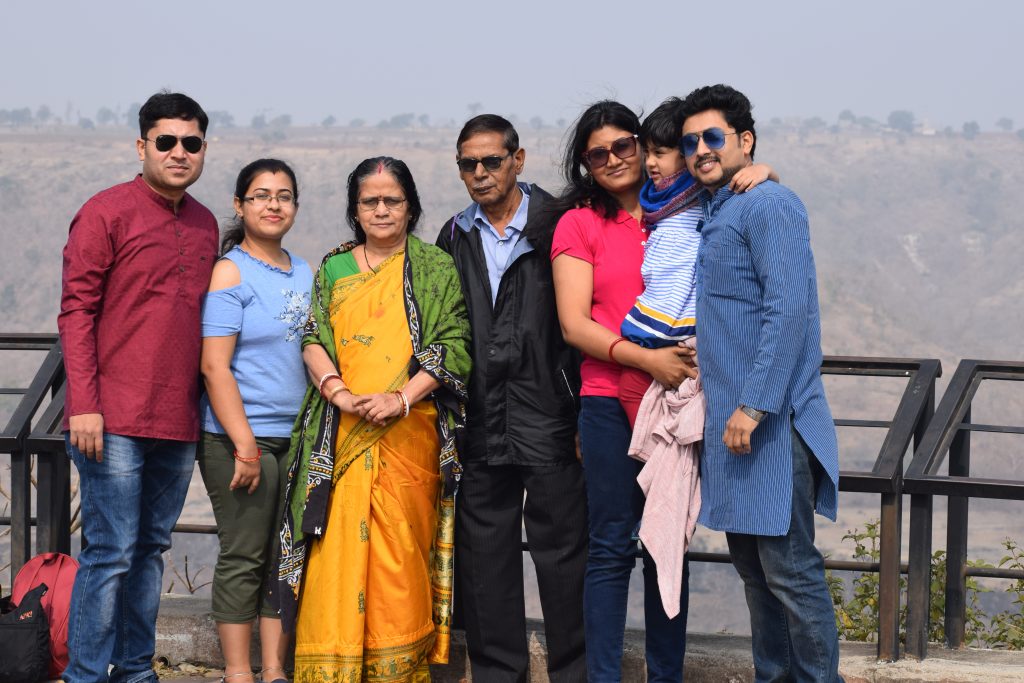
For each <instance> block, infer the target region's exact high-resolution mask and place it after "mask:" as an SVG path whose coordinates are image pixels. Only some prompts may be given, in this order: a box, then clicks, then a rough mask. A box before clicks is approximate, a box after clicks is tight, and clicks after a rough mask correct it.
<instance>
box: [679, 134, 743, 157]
mask: <svg viewBox="0 0 1024 683" xmlns="http://www.w3.org/2000/svg"><path fill="white" fill-rule="evenodd" d="M738 134H739V131H735V130H734V131H733V132H731V133H726V132H725V131H724V130H722V129H721V128H708V129H707V130H702V131H701V132H699V133H688V134H686V135H684V136H683V137H681V138H679V151H680V152H682V153H683V156H684V157H692V156H693V155H694V154H696V153H697V146H698V145H699V144H700V141H701V140H704V144H705V145H707V146H708V149H722V148H723V147H725V136H727V135H738Z"/></svg>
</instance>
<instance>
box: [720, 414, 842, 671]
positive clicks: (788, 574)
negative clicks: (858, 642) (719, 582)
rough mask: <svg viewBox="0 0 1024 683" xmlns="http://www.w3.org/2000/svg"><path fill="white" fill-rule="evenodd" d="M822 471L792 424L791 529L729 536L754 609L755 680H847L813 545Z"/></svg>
mask: <svg viewBox="0 0 1024 683" xmlns="http://www.w3.org/2000/svg"><path fill="white" fill-rule="evenodd" d="M737 457H741V458H742V457H749V456H742V455H741V456H737ZM821 476H823V471H822V470H821V466H820V465H819V464H818V461H817V459H816V458H815V457H814V454H813V453H811V451H810V449H809V448H808V447H807V444H806V443H804V440H803V439H802V438H800V435H799V434H797V432H796V430H795V429H794V430H793V500H792V516H791V519H790V526H789V533H787V534H786V535H785V536H754V535H750V534H735V533H728V534H726V540H727V541H728V542H729V555H730V556H731V557H732V563H733V566H735V567H736V571H737V572H739V575H740V577H741V578H742V579H743V584H744V590H745V592H746V597H747V607H748V609H749V610H750V633H751V640H752V646H753V654H754V669H755V678H754V680H755V681H756V683H768V682H769V681H796V682H802V681H809V682H811V681H813V682H814V683H832V682H834V681H842V680H843V679H842V678H841V677H840V676H839V635H838V633H837V631H836V621H835V613H834V611H833V607H832V597H831V596H830V595H829V592H828V587H827V585H826V584H825V562H824V560H823V559H822V557H821V553H819V552H818V549H817V548H816V547H815V546H814V492H815V490H816V489H817V486H816V481H817V479H818V478H819V477H821Z"/></svg>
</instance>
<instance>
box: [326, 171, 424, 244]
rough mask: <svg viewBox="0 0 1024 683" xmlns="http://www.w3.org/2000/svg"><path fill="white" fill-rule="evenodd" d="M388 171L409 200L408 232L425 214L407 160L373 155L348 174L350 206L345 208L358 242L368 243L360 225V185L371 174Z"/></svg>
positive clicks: (346, 217)
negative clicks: (406, 163)
mask: <svg viewBox="0 0 1024 683" xmlns="http://www.w3.org/2000/svg"><path fill="white" fill-rule="evenodd" d="M382 171H387V172H388V173H390V174H391V175H392V176H393V177H394V179H395V181H397V182H398V184H399V185H400V186H401V188H402V192H403V193H405V200H406V201H407V202H409V226H408V227H407V228H406V232H407V233H410V232H412V231H413V230H415V229H416V223H417V222H419V220H420V216H421V215H423V206H422V205H421V204H420V195H419V193H418V192H417V191H416V181H415V180H413V179H412V172H411V171H410V170H409V167H408V166H406V165H405V162H404V161H402V160H401V159H395V158H393V157H373V158H372V159H363V160H362V161H361V162H359V165H358V166H356V167H355V170H353V171H352V173H350V174H349V176H348V207H346V209H345V220H347V221H348V225H349V227H350V228H352V232H354V233H355V235H356V242H358V243H359V244H365V243H366V231H365V230H363V228H362V226H361V225H359V186H360V185H362V183H363V181H364V180H366V178H368V177H369V176H371V175H373V174H375V173H380V172H382Z"/></svg>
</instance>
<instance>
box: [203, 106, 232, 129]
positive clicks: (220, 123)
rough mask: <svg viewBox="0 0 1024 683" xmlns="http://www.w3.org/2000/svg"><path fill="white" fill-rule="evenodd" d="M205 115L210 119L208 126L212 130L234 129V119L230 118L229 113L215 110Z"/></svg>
mask: <svg viewBox="0 0 1024 683" xmlns="http://www.w3.org/2000/svg"><path fill="white" fill-rule="evenodd" d="M206 115H207V116H208V117H209V119H210V125H211V126H213V127H214V128H234V127H235V117H234V116H232V114H231V112H229V111H223V110H218V109H215V110H213V111H208V112H206Z"/></svg>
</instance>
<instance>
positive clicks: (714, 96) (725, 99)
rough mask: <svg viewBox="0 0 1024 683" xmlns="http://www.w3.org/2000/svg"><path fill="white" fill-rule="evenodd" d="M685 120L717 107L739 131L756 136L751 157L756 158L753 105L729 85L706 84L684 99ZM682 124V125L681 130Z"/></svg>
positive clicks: (726, 119)
mask: <svg viewBox="0 0 1024 683" xmlns="http://www.w3.org/2000/svg"><path fill="white" fill-rule="evenodd" d="M682 108H683V119H682V120H683V121H686V119H688V118H689V117H691V116H693V115H695V114H699V113H701V112H704V111H708V110H709V109H717V110H718V111H720V112H722V116H724V117H725V122H726V123H728V124H729V126H730V127H731V128H733V129H735V130H736V132H737V133H742V132H744V131H748V130H749V131H750V133H751V135H753V136H754V143H753V144H752V145H751V146H750V158H751V160H753V158H754V148H756V147H757V133H756V132H755V131H754V116H753V114H752V113H751V110H752V109H753V106H751V104H750V100H748V99H747V96H746V95H744V94H743V93H741V92H740V91H739V90H736V89H735V88H732V87H729V86H728V85H722V84H721V83H719V84H718V85H706V86H704V87H703V88H697V89H696V90H694V91H693V92H691V93H690V94H689V95H687V96H686V99H685V100H683V107H682ZM681 129H682V126H681V125H680V130H681Z"/></svg>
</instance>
